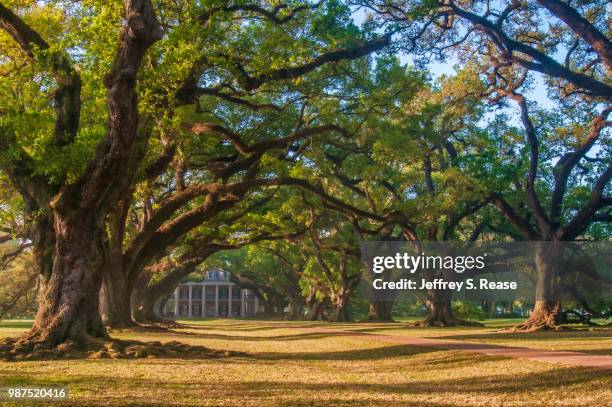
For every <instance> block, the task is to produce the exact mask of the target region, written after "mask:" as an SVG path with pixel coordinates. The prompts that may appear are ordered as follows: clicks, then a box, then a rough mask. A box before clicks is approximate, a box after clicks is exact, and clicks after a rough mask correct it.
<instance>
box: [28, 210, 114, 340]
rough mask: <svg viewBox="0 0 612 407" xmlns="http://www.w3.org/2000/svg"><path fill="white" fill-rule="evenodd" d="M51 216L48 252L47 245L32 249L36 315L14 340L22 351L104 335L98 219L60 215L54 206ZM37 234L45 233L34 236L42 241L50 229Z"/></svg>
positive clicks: (102, 248) (102, 254) (102, 232)
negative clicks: (36, 269)
mask: <svg viewBox="0 0 612 407" xmlns="http://www.w3.org/2000/svg"><path fill="white" fill-rule="evenodd" d="M53 219H54V222H53V232H54V233H53V238H54V239H55V246H54V250H53V253H52V255H51V256H50V257H49V252H48V251H47V250H46V248H45V247H40V248H39V249H38V250H36V252H35V253H36V256H37V259H36V260H37V263H38V264H39V265H40V266H41V267H42V271H43V277H42V283H41V290H40V299H39V309H38V313H37V315H36V320H35V322H34V325H33V327H32V329H31V330H30V332H29V333H28V334H27V335H26V336H25V337H23V338H21V339H20V340H19V341H18V343H19V344H20V348H21V349H22V350H25V351H30V350H32V349H49V348H53V347H55V346H57V345H59V344H61V343H63V342H66V341H69V340H71V341H74V342H75V343H77V344H78V345H79V346H81V347H87V346H89V345H91V344H92V343H96V342H99V341H100V340H102V339H106V338H107V334H106V331H105V328H104V325H103V324H102V319H101V318H100V314H99V312H98V292H99V290H100V285H101V283H102V273H101V270H102V266H103V265H104V262H105V247H104V244H103V237H104V231H103V227H102V224H101V222H98V221H97V220H96V219H95V217H93V216H92V217H90V218H84V217H83V216H78V217H76V218H75V217H63V216H61V215H60V214H59V213H57V212H54V214H53ZM45 226H47V225H40V226H39V227H42V228H44V227H45ZM38 235H40V236H43V235H44V236H47V239H43V240H41V241H39V242H38V243H39V244H41V245H44V244H45V241H46V243H48V242H49V241H48V239H49V238H51V236H50V235H51V230H48V229H47V230H39V232H38ZM41 256H42V257H41ZM51 260H52V263H51V267H50V268H49V262H50V261H51Z"/></svg>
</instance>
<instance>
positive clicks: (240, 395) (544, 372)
mask: <svg viewBox="0 0 612 407" xmlns="http://www.w3.org/2000/svg"><path fill="white" fill-rule="evenodd" d="M183 322H185V323H188V324H190V327H189V328H185V329H181V330H178V331H176V332H165V333H161V332H144V333H143V332H134V331H123V332H113V336H114V337H117V338H123V339H139V340H158V341H162V342H168V341H181V342H184V343H189V344H194V345H195V344H197V345H204V346H207V347H210V348H216V349H224V350H237V351H243V352H248V356H239V357H236V356H232V357H219V358H213V359H137V360H125V359H99V360H70V361H44V362H40V361H38V362H0V387H6V386H13V385H32V386H34V385H39V386H40V385H50V384H56V385H66V386H68V387H69V391H70V398H71V399H70V401H69V402H65V403H63V404H62V403H59V402H54V403H53V405H70V406H74V405H125V404H130V403H131V405H138V406H140V405H170V406H172V405H176V406H179V405H194V406H201V405H225V406H234V405H243V406H251V405H252V406H266V405H287V406H302V405H303V406H311V405H332V406H344V405H355V406H357V405H359V406H361V405H384V406H393V405H402V406H405V405H408V406H414V405H417V406H418V405H427V406H452V405H457V406H498V405H499V406H502V405H503V406H525V405H528V406H531V405H533V406H536V405H537V406H541V405H543V406H564V405H567V406H606V405H612V401H611V400H612V390H611V389H612V373H611V372H609V371H604V370H598V369H589V368H575V367H569V366H562V365H555V364H548V363H540V362H532V361H527V360H519V359H507V358H500V357H492V356H485V355H475V354H470V353H464V352H459V351H445V350H433V349H428V348H421V347H411V346H404V345H397V344H392V343H384V342H381V341H376V340H369V339H363V338H354V337H347V336H336V335H333V334H327V333H325V332H321V331H320V330H319V331H314V330H311V329H310V328H314V327H320V326H325V327H333V328H342V329H358V330H366V331H368V332H381V333H383V332H384V333H389V334H393V335H419V336H423V337H432V336H439V337H445V338H448V339H456V340H469V341H476V340H487V341H495V343H504V344H511V345H519V346H533V347H547V348H550V349H556V348H559V349H561V348H563V349H568V348H572V349H573V350H583V349H584V350H588V351H594V350H595V351H597V350H601V351H603V350H605V349H607V353H609V350H610V348H612V346H611V345H612V334H611V333H610V332H607V333H605V332H604V333H602V332H598V333H596V335H595V336H592V335H593V334H594V333H593V332H584V333H583V334H586V335H583V336H576V334H579V333H573V332H570V333H560V334H559V333H557V334H543V335H540V334H536V335H535V336H531V337H530V336H529V335H519V336H518V337H517V339H512V337H506V336H504V337H499V336H498V335H501V334H491V331H492V330H495V329H499V327H498V326H495V327H488V328H484V329H483V328H430V329H409V328H406V326H405V325H404V324H386V325H376V324H326V323H306V322H269V321H253V320H204V321H202V320H199V321H183ZM29 323H30V322H29V321H19V322H17V321H7V322H3V323H1V324H0V336H14V335H17V334H19V333H20V332H23V331H24V330H25V329H27V327H28V326H29ZM496 323H498V322H496ZM498 324H499V323H498ZM570 334H574V336H571V335H570ZM604 334H605V335H604ZM487 335H489V336H491V337H492V338H490V339H485V338H482V337H485V336H487ZM555 335H556V336H555ZM568 335H569V336H568ZM589 335H591V336H589ZM523 337H525V339H524V338H523ZM499 341H502V342H499ZM544 343H546V345H544ZM9 405H10V404H9ZM14 405H16V406H24V405H28V404H24V402H18V403H15V404H14Z"/></svg>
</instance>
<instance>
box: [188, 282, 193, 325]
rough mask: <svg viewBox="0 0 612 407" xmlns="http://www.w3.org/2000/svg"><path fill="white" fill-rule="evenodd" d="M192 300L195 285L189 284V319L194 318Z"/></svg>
mask: <svg viewBox="0 0 612 407" xmlns="http://www.w3.org/2000/svg"><path fill="white" fill-rule="evenodd" d="M192 298H193V285H192V284H189V305H188V308H187V316H188V317H190V316H192V313H191V300H192Z"/></svg>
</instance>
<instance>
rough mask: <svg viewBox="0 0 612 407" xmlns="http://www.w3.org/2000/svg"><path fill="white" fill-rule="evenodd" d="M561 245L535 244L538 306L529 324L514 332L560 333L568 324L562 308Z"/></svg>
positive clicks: (519, 326) (530, 317) (518, 326)
mask: <svg viewBox="0 0 612 407" xmlns="http://www.w3.org/2000/svg"><path fill="white" fill-rule="evenodd" d="M559 245H560V242H535V250H534V251H535V266H536V271H537V278H538V279H537V283H536V303H535V307H534V309H533V311H532V312H531V314H530V316H529V318H528V319H527V321H525V322H524V323H522V324H519V325H517V326H515V327H513V330H514V331H540V330H559V329H561V324H563V323H564V322H565V315H564V313H563V309H562V306H561V286H562V281H561V263H560V262H561V259H562V249H561V247H560V246H559Z"/></svg>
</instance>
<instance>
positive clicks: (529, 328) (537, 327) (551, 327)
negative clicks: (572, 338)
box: [500, 320, 578, 333]
mask: <svg viewBox="0 0 612 407" xmlns="http://www.w3.org/2000/svg"><path fill="white" fill-rule="evenodd" d="M577 330H578V329H574V328H571V327H569V326H567V325H562V324H550V323H547V322H546V321H541V322H538V321H531V320H527V321H525V322H523V323H522V324H518V325H515V326H513V327H510V328H508V329H502V330H500V332H520V333H530V332H544V331H549V332H561V331H577Z"/></svg>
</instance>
